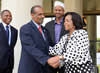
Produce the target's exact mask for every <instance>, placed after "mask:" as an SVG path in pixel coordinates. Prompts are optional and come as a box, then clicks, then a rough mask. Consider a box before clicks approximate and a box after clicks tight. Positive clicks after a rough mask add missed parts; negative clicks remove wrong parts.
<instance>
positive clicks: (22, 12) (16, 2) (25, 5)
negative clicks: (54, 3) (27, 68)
mask: <svg viewBox="0 0 100 73" xmlns="http://www.w3.org/2000/svg"><path fill="white" fill-rule="evenodd" d="M37 4H38V5H42V0H2V5H1V10H4V9H9V10H10V11H11V12H12V15H13V20H12V23H11V25H13V26H14V27H16V28H17V29H18V30H19V29H20V27H21V26H22V25H23V24H25V23H27V22H28V21H30V19H31V16H30V9H31V7H32V6H33V5H37ZM18 36H19V35H18ZM14 53H15V65H14V71H13V73H17V71H18V64H19V59H20V53H21V44H20V40H19V37H18V41H17V44H16V47H15V51H14Z"/></svg>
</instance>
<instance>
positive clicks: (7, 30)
mask: <svg viewBox="0 0 100 73" xmlns="http://www.w3.org/2000/svg"><path fill="white" fill-rule="evenodd" d="M6 35H7V38H8V43H9V27H8V26H6Z"/></svg>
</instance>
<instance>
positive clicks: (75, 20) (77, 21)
mask: <svg viewBox="0 0 100 73" xmlns="http://www.w3.org/2000/svg"><path fill="white" fill-rule="evenodd" d="M67 15H71V16H72V22H73V25H74V26H75V29H76V30H79V29H82V28H83V25H82V24H83V23H82V18H81V16H80V15H79V14H78V13H75V12H67V13H65V14H64V18H63V21H65V17H66V16H67Z"/></svg>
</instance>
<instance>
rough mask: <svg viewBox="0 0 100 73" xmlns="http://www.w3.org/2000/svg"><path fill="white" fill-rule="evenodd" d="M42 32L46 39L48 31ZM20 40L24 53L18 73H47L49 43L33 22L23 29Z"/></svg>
mask: <svg viewBox="0 0 100 73" xmlns="http://www.w3.org/2000/svg"><path fill="white" fill-rule="evenodd" d="M42 30H43V32H44V34H45V37H46V36H47V34H46V33H47V32H46V30H45V29H44V28H42ZM46 39H47V38H46ZM20 40H21V45H22V53H21V60H20V64H19V69H18V73H47V70H48V68H47V66H48V65H47V60H48V58H49V56H48V50H49V49H48V42H47V41H45V40H44V39H43V37H42V35H41V33H40V32H39V30H38V28H37V27H36V26H35V24H34V23H33V22H32V21H31V22H29V23H27V24H25V25H24V26H22V27H21V30H20Z"/></svg>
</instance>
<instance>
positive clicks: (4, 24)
mask: <svg viewBox="0 0 100 73" xmlns="http://www.w3.org/2000/svg"><path fill="white" fill-rule="evenodd" d="M2 24H3V26H4V28H5V30H6V26H7V24H6V23H4V22H3V21H2ZM8 27H9V28H10V24H9V25H8Z"/></svg>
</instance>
